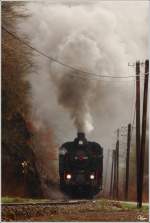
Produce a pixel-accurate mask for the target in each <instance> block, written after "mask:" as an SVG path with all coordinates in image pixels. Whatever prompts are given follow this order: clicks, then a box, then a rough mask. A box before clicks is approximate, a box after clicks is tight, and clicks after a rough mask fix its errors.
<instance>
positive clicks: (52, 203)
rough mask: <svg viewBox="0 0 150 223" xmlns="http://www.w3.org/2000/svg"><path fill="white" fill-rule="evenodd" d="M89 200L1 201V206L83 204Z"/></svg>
mask: <svg viewBox="0 0 150 223" xmlns="http://www.w3.org/2000/svg"><path fill="white" fill-rule="evenodd" d="M87 202H90V200H61V201H46V202H26V203H2V206H3V207H11V206H24V205H25V206H26V205H27V206H29V205H40V206H41V205H43V206H49V205H50V206H53V205H74V204H83V203H87Z"/></svg>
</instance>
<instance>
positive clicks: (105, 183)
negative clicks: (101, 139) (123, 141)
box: [104, 149, 110, 196]
mask: <svg viewBox="0 0 150 223" xmlns="http://www.w3.org/2000/svg"><path fill="white" fill-rule="evenodd" d="M109 152H110V150H109V149H108V150H107V160H106V165H107V166H106V174H105V181H104V185H105V195H106V196H107V194H108V187H107V175H108V170H109Z"/></svg>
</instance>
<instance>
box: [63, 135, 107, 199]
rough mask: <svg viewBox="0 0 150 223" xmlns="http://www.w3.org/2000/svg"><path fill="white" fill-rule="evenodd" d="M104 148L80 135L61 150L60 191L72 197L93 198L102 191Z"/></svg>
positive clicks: (65, 144)
mask: <svg viewBox="0 0 150 223" xmlns="http://www.w3.org/2000/svg"><path fill="white" fill-rule="evenodd" d="M102 174H103V148H102V147H101V146H100V145H99V144H98V143H96V142H90V141H87V139H86V137H85V134H84V133H78V135H77V138H75V140H74V141H72V142H66V143H64V144H63V145H62V146H61V147H60V149H59V176H60V189H61V191H62V192H64V193H65V194H67V195H69V196H70V197H82V198H92V197H93V196H94V195H96V194H97V193H98V192H99V191H100V190H102Z"/></svg>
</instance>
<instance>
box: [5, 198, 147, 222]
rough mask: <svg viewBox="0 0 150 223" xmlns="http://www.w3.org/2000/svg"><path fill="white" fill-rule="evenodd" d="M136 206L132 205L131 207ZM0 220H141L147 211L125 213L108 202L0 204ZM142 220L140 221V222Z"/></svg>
mask: <svg viewBox="0 0 150 223" xmlns="http://www.w3.org/2000/svg"><path fill="white" fill-rule="evenodd" d="M135 206H136V205H135ZM1 210H2V221H5V222H8V221H11V222H12V221H31V222H32V221H36V222H37V221H44V222H45V221H57V222H60V221H67V222H68V221H69V222H70V221H72V220H73V221H79V222H80V221H122V220H126V221H129V220H132V221H137V220H138V219H140V221H145V220H147V219H148V210H147V211H141V210H134V209H131V210H128V209H126V208H124V207H123V206H122V204H121V203H120V202H117V201H110V200H101V199H94V200H58V201H55V200H47V201H40V202H38V201H37V202H35V201H34V202H30V201H29V202H26V203H5V204H4V203H3V204H2V209H1ZM141 219H142V220H141Z"/></svg>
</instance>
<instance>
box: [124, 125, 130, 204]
mask: <svg viewBox="0 0 150 223" xmlns="http://www.w3.org/2000/svg"><path fill="white" fill-rule="evenodd" d="M130 145H131V124H128V136H127V154H126V181H125V200H126V201H127V200H128V188H129V160H130Z"/></svg>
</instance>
